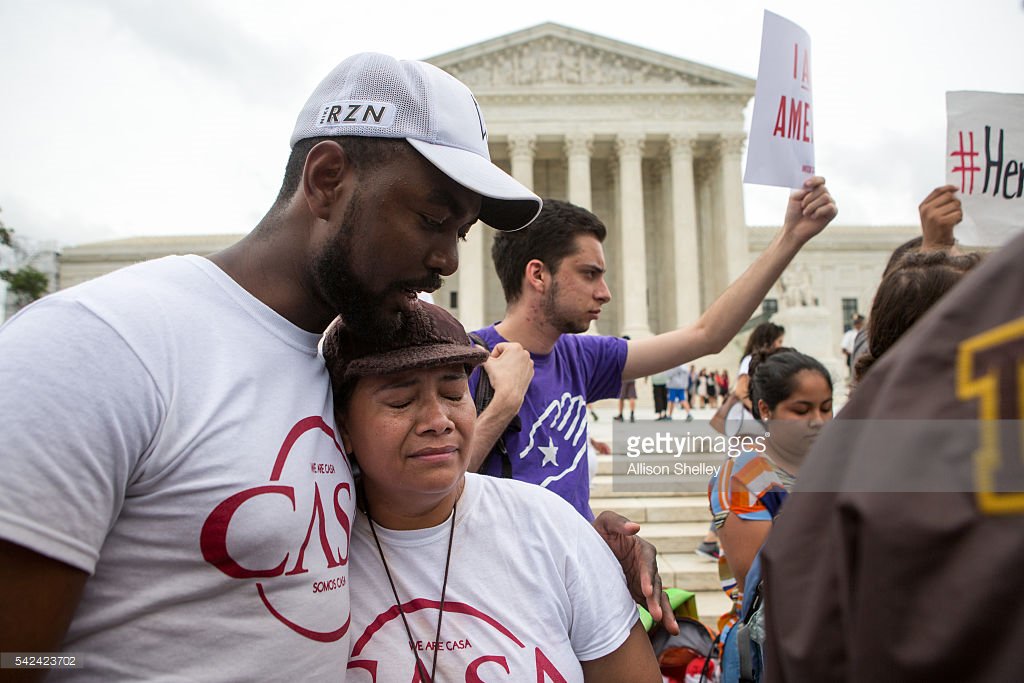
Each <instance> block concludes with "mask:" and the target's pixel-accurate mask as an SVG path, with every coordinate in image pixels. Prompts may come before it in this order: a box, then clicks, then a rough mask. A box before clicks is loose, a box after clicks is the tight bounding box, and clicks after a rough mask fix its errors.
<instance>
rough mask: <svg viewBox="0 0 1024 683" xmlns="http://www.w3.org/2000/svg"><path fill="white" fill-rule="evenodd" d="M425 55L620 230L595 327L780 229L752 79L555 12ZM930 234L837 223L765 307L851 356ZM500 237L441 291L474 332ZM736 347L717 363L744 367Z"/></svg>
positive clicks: (112, 251)
mask: <svg viewBox="0 0 1024 683" xmlns="http://www.w3.org/2000/svg"><path fill="white" fill-rule="evenodd" d="M427 61H430V62H432V63H433V64H435V65H437V66H439V67H441V68H443V69H445V70H446V71H448V72H450V73H452V74H453V75H455V76H456V77H458V78H459V79H461V80H462V81H463V82H465V83H466V84H467V85H468V86H469V87H470V89H471V90H472V91H473V92H474V94H475V95H476V97H477V100H478V102H479V104H480V107H481V109H482V110H483V113H484V117H485V119H486V122H487V127H488V130H487V133H488V140H489V143H490V152H491V157H492V159H493V160H494V161H495V163H497V164H498V165H499V166H502V167H503V168H504V169H505V170H506V171H508V172H509V173H511V174H512V175H513V176H514V177H516V178H517V179H518V180H520V181H521V182H522V183H523V184H525V185H527V186H528V187H531V188H533V190H534V191H535V192H536V193H537V194H538V195H540V196H541V197H551V198H555V199H564V200H568V201H570V202H573V203H575V204H578V205H580V206H584V207H586V208H589V209H590V210H592V211H593V212H594V213H596V214H597V215H598V216H599V217H600V218H601V219H602V220H603V221H604V222H605V224H606V225H607V226H608V238H607V240H606V241H605V254H606V258H607V265H608V274H607V279H608V284H609V287H610V288H611V291H612V301H611V303H610V304H608V305H607V306H605V309H604V312H603V314H602V317H601V320H600V321H599V323H598V326H597V328H598V331H600V332H601V333H603V334H615V335H623V334H628V335H630V336H631V337H633V338H634V339H635V338H640V337H643V336H645V335H649V334H656V333H658V332H663V331H666V330H669V329H672V328H674V327H677V326H679V325H681V324H683V323H687V322H692V321H694V320H696V319H697V318H698V316H699V315H700V313H701V312H702V311H703V310H704V309H705V308H706V307H707V306H708V305H709V304H710V303H711V302H712V301H714V299H715V298H716V297H717V296H718V295H719V294H720V293H721V292H722V291H723V290H724V289H725V287H726V286H727V285H728V283H729V282H731V281H732V280H734V279H735V278H736V277H737V276H738V275H739V274H740V273H741V272H742V271H743V270H744V269H745V268H746V267H747V266H748V265H749V263H750V262H751V261H752V260H753V259H754V258H755V257H756V256H757V254H758V253H760V252H761V251H762V250H763V249H764V248H765V247H766V246H767V245H768V243H769V242H770V240H771V237H772V236H773V235H774V234H775V231H776V229H777V228H776V227H771V228H768V227H765V228H750V227H748V226H747V224H746V220H745V216H744V209H743V185H742V173H743V169H742V166H741V158H742V152H743V145H744V142H745V138H746V134H745V133H744V129H743V127H744V118H743V110H744V108H745V107H746V106H747V104H748V103H749V102H750V100H751V98H752V97H753V95H754V85H755V83H754V81H753V80H752V79H749V78H746V77H744V76H739V75H736V74H733V73H729V72H727V71H722V70H720V69H715V68H712V67H709V66H705V65H703V64H698V63H695V62H691V61H687V60H684V59H680V58H677V57H673V56H669V55H665V54H662V53H659V52H654V51H651V50H647V49H644V48H640V47H637V46H634V45H629V44H626V43H622V42H619V41H615V40H611V39H608V38H604V37H600V36H596V35H593V34H590V33H587V32H584V31H580V30H576V29H572V28H568V27H565V26H561V25H558V24H551V23H547V24H541V25H538V26H534V27H532V28H528V29H525V30H522V31H518V32H515V33H511V34H508V35H505V36H501V37H499V38H495V39H493V40H488V41H485V42H482V43H478V44H475V45H470V46H468V47H464V48H461V49H458V50H454V51H452V52H447V53H445V54H442V55H438V56H436V57H433V58H430V59H428V60H427ZM782 210H783V207H782V206H780V218H781V214H782ZM917 232H918V228H917V227H916V226H894V227H883V228H878V227H870V228H866V227H852V226H830V227H829V228H828V229H827V230H826V231H825V232H824V233H823V234H821V235H819V236H818V237H817V238H815V239H814V240H812V241H811V242H810V243H809V244H808V245H807V246H806V247H805V248H804V249H803V251H802V252H801V253H800V254H799V255H798V256H797V258H796V260H795V261H794V263H793V264H792V265H791V266H790V268H789V269H788V270H787V273H786V274H785V275H784V276H783V278H782V279H781V280H780V283H779V284H777V285H776V287H775V288H774V289H773V291H772V293H771V294H769V298H768V299H767V300H766V302H765V313H766V314H771V313H772V312H773V311H774V310H778V309H779V308H785V307H786V306H787V305H789V306H798V305H799V306H814V307H815V308H816V309H817V310H819V311H823V313H821V315H822V316H823V317H822V320H823V321H824V325H823V327H824V328H826V329H823V330H822V334H823V335H824V336H826V337H828V339H826V340H822V341H823V342H824V346H823V347H825V346H827V347H830V348H833V349H835V353H836V354H838V348H839V339H840V337H841V336H842V333H843V326H844V324H845V323H848V321H849V318H850V317H851V316H852V314H853V313H854V312H856V311H858V310H859V311H861V312H864V313H867V310H868V308H869V306H870V303H871V299H872V297H873V295H874V290H875V287H876V286H877V284H878V282H879V280H880V277H881V272H882V268H883V267H884V265H885V262H886V259H887V258H888V255H889V253H890V252H891V251H892V249H893V248H895V246H897V245H898V244H900V243H901V242H903V241H905V240H906V239H909V238H910V237H913V236H914V235H915V234H916V233H917ZM237 237H238V236H237V235H234V236H231V235H221V236H210V237H176V238H144V239H138V240H116V241H112V242H104V243H96V244H91V245H82V246H80V247H74V248H70V249H65V250H64V252H63V253H62V255H61V285H62V286H70V285H72V284H75V283H76V282H78V281H81V280H83V279H88V278H89V277H94V276H96V275H98V274H100V273H102V272H106V271H109V270H112V269H113V268H114V267H118V266H120V265H126V264H127V263H129V262H133V261H139V260H143V259H145V258H151V257H155V256H160V255H164V254H168V253H186V252H188V251H195V252H196V253H207V252H210V251H214V250H216V249H217V248H220V247H222V246H226V245H227V244H230V243H231V242H233V241H234V240H235V239H237ZM492 237H493V232H492V231H491V230H490V229H487V228H483V227H482V226H477V227H475V228H474V229H473V230H472V231H471V232H470V236H469V239H468V240H467V242H466V243H465V244H463V245H462V246H461V247H460V249H461V257H460V266H459V270H458V272H457V273H456V274H455V275H454V276H452V277H451V278H448V280H447V281H446V282H445V285H444V287H443V288H442V289H441V290H440V291H439V292H437V293H435V300H436V302H437V303H439V304H441V305H444V306H446V307H447V308H449V309H450V310H452V312H453V313H455V314H456V315H457V316H458V317H459V319H460V320H461V321H462V322H463V323H464V324H465V325H466V327H467V328H469V329H474V328H477V327H482V326H483V325H486V324H488V323H491V322H494V321H497V320H500V319H501V317H502V316H503V313H504V309H505V304H504V297H503V295H502V291H501V285H500V284H499V282H498V278H497V276H496V275H495V273H494V268H493V265H492V263H491V258H490V248H491V242H492ZM784 290H785V291H784ZM743 336H744V337H745V334H744V335H743ZM787 341H790V340H787ZM791 341H792V343H795V344H798V343H800V340H796V339H793V340H791ZM739 343H741V341H737V342H735V343H734V344H733V345H732V346H731V347H730V349H729V350H727V351H726V352H725V353H724V354H722V357H721V358H716V359H714V361H721V363H720V365H721V367H730V372H731V368H734V367H735V365H734V364H733V361H734V359H735V357H736V355H737V353H738V349H737V348H736V347H737V345H738V344H739Z"/></svg>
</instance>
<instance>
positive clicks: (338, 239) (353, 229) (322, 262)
mask: <svg viewBox="0 0 1024 683" xmlns="http://www.w3.org/2000/svg"><path fill="white" fill-rule="evenodd" d="M362 218H363V212H362V202H361V201H360V196H359V193H358V192H356V193H355V195H353V197H352V201H351V202H350V203H349V206H348V208H347V209H346V210H345V215H344V216H343V217H342V221H341V227H340V228H339V230H338V232H337V234H336V235H335V237H334V239H332V240H330V241H329V242H328V243H327V244H326V246H325V247H324V248H323V249H322V250H321V252H320V253H319V254H318V255H317V258H316V263H315V265H314V268H315V270H314V277H315V279H316V284H317V288H318V290H319V292H320V295H321V296H322V297H323V298H324V299H325V300H326V301H327V303H328V304H330V305H331V307H332V308H334V310H335V311H337V313H338V314H339V315H340V316H341V318H342V320H344V321H345V324H346V325H347V326H349V327H351V328H353V329H358V330H362V331H363V332H364V333H365V334H366V335H376V336H381V335H393V334H394V333H396V332H397V331H398V329H399V328H400V327H401V325H402V312H401V311H389V310H386V309H385V308H383V307H382V305H381V301H382V299H384V298H385V297H386V296H387V295H388V294H390V293H391V292H395V291H405V290H427V291H432V290H435V289H437V288H439V287H440V286H441V276H440V275H438V274H437V273H431V274H430V275H428V276H427V277H425V278H421V279H420V280H415V281H412V280H409V281H403V282H398V283H395V284H394V285H393V286H392V287H391V288H390V289H389V290H386V291H383V292H373V291H371V290H370V289H369V288H368V287H367V286H366V285H365V284H364V283H363V282H362V281H361V280H360V279H359V277H358V276H357V275H356V274H355V272H354V269H353V268H352V262H353V260H354V258H355V257H354V256H353V254H352V252H353V249H352V242H353V240H355V239H358V238H359V237H358V234H357V233H358V232H359V228H358V227H357V226H359V225H360V223H361V222H362Z"/></svg>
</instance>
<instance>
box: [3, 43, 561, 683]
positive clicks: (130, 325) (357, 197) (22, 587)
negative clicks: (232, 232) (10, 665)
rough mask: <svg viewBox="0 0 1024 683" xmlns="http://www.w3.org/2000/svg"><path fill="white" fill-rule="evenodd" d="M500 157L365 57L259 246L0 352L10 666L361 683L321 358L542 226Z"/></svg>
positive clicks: (26, 314)
mask: <svg viewBox="0 0 1024 683" xmlns="http://www.w3.org/2000/svg"><path fill="white" fill-rule="evenodd" d="M486 137H487V129H486V126H485V124H484V121H483V117H482V116H481V114H480V111H479V108H478V107H477V104H476V101H475V100H474V99H473V96H472V94H471V93H470V91H469V90H468V89H467V88H466V87H465V86H464V85H462V84H461V83H460V82H458V81H457V80H456V79H454V78H452V77H451V76H449V75H448V74H446V73H444V72H443V71H441V70H439V69H437V68H435V67H433V66H431V65H429V64H424V63H421V62H401V61H397V60H394V59H392V58H390V57H386V56H383V55H375V54H364V55H356V56H354V57H351V58H349V59H347V60H345V61H344V62H342V63H341V64H340V65H339V66H338V67H336V68H335V69H334V70H333V71H332V72H331V73H330V74H329V75H328V77H327V78H326V79H324V81H323V82H322V83H321V84H320V85H319V86H318V87H317V88H316V90H315V91H314V93H313V95H312V97H311V98H310V100H309V102H308V103H307V104H306V106H305V107H304V108H303V110H302V113H301V114H300V115H299V118H298V121H297V122H296V126H295V130H294V132H293V134H292V140H291V142H292V154H291V157H290V159H289V162H288V166H287V169H286V172H285V178H284V181H283V183H282V188H281V191H280V194H279V196H278V198H277V200H276V201H275V203H274V204H273V206H272V207H271V209H270V211H269V212H268V213H267V214H266V216H264V217H263V219H262V220H260V222H259V223H258V224H257V225H256V227H255V228H254V229H253V230H252V232H251V233H250V234H249V235H247V236H246V237H244V238H243V239H242V240H240V241H239V242H238V243H236V244H234V245H232V246H231V247H228V248H227V249H225V250H223V251H221V252H218V253H216V254H213V255H212V256H210V257H206V258H204V257H201V256H196V255H190V256H171V257H167V258H164V259H159V260H156V261H150V262H146V263H141V264H137V265H134V266H131V267H128V268H124V269H122V270H120V271H117V272H115V273H111V274H109V275H106V276H104V277H101V278H97V279H95V280H92V281H90V282H86V283H84V284H82V285H79V286H76V287H72V288H69V289H67V290H63V291H61V292H58V293H57V294H54V295H51V296H49V297H46V298H44V299H43V300H41V301H39V302H37V303H35V304H33V305H32V306H30V307H28V308H26V309H24V310H23V311H22V312H21V313H19V314H18V315H16V316H15V317H13V318H12V319H11V320H10V321H8V323H7V324H5V325H4V326H3V327H2V328H0V386H2V387H3V388H4V391H3V392H0V414H2V415H3V416H4V426H5V429H4V439H3V440H2V443H0V463H2V465H3V471H4V476H3V478H0V643H2V644H3V650H4V652H5V653H8V654H9V653H17V652H25V653H28V652H35V653H38V652H58V651H62V652H63V653H65V655H66V656H64V658H63V659H60V660H52V661H53V662H59V663H61V665H62V666H65V667H67V668H60V669H54V670H52V671H51V672H50V675H51V680H76V681H77V680H95V681H109V680H204V681H216V680H253V681H256V680H288V679H292V680H310V681H313V680H333V681H338V680H343V679H344V677H345V661H346V658H347V656H348V652H349V642H348V641H349V637H350V635H349V618H348V615H349V594H348V591H349V585H348V568H347V565H348V554H349V533H350V529H351V522H352V519H353V511H354V507H353V506H354V504H353V500H354V493H353V488H354V482H353V477H352V471H351V468H350V466H349V462H348V459H347V456H346V455H345V454H344V452H343V450H342V449H341V447H340V445H339V442H338V438H337V430H336V427H335V421H334V414H333V403H332V398H331V389H330V386H329V380H328V375H327V372H326V369H325V367H324V363H323V359H322V358H321V357H320V356H319V355H318V351H317V342H318V340H319V338H320V335H321V333H322V331H323V330H324V329H325V328H326V327H327V326H328V324H329V323H330V322H331V320H333V319H334V318H335V317H336V316H337V315H339V314H340V315H342V316H343V318H344V319H345V320H346V323H347V324H348V325H351V326H358V327H359V328H361V329H364V330H365V332H366V334H367V335H375V334H376V335H383V334H388V331H389V330H390V329H393V328H394V327H393V326H394V325H395V324H396V323H397V320H398V318H399V314H400V313H401V312H402V311H409V310H412V309H413V308H414V307H416V306H418V303H417V298H416V296H417V293H418V292H421V291H430V290H432V289H436V288H437V286H438V285H439V282H440V277H441V276H445V275H450V274H452V273H453V272H455V269H456V268H457V266H458V252H457V243H458V240H459V238H460V237H464V236H465V234H466V232H467V231H468V230H469V228H470V226H472V225H473V223H475V222H476V220H477V219H478V218H480V219H482V220H484V221H485V222H487V223H488V224H490V225H491V226H493V227H495V228H497V229H499V230H512V229H516V228H520V227H523V226H524V225H526V224H528V223H529V222H530V221H531V220H532V219H533V218H534V217H535V216H536V215H537V213H538V212H539V210H540V206H541V203H540V200H539V199H538V198H537V197H536V196H535V195H533V193H531V192H530V191H529V190H527V189H526V188H525V187H523V186H522V185H520V184H519V183H517V182H516V181H515V180H513V179H512V178H511V177H509V176H508V175H507V174H505V173H504V172H503V171H501V170H500V169H499V168H498V167H496V166H494V165H493V164H492V163H491V162H490V160H489V157H488V151H487V139H486ZM5 656H6V655H5ZM47 661H50V660H47ZM25 663H29V662H28V660H26V662H25ZM6 664H7V662H6V661H5V665H6ZM72 664H74V666H73V667H72V666H71V665H72ZM7 673H13V674H14V675H15V676H17V675H29V674H33V675H39V674H40V673H41V670H38V669H35V670H30V669H25V670H23V671H20V672H19V671H8V670H7V669H5V675H6V674H7Z"/></svg>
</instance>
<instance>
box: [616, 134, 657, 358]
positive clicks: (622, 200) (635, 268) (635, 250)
mask: <svg viewBox="0 0 1024 683" xmlns="http://www.w3.org/2000/svg"><path fill="white" fill-rule="evenodd" d="M643 149H644V136H643V135H635V134H634V135H620V136H619V137H618V139H617V140H616V141H615V150H616V152H617V153H618V155H619V216H620V218H619V227H620V236H621V244H620V247H619V248H620V254H621V257H620V261H619V263H620V273H621V274H622V277H620V278H619V281H620V282H621V283H622V295H621V296H622V334H625V335H629V336H630V338H632V339H642V338H644V337H649V336H651V330H650V327H649V326H648V324H647V249H646V246H645V241H646V240H645V237H646V236H645V230H644V186H643V171H642V168H643V164H642V162H643Z"/></svg>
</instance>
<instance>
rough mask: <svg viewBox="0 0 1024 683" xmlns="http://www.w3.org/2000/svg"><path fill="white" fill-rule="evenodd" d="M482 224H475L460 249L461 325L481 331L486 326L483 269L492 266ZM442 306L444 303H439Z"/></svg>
mask: <svg viewBox="0 0 1024 683" xmlns="http://www.w3.org/2000/svg"><path fill="white" fill-rule="evenodd" d="M488 229H489V228H487V227H486V226H484V224H483V223H479V222H478V223H475V224H474V225H473V227H472V228H470V230H469V234H468V235H467V236H466V241H465V242H463V243H462V244H461V245H459V290H458V291H459V322H461V323H462V325H463V327H465V328H466V329H467V330H479V329H480V328H482V327H483V326H484V325H485V324H486V323H485V322H484V292H485V289H484V265H485V263H486V264H487V265H488V266H489V265H490V262H489V258H488V255H487V254H486V253H485V249H484V244H485V243H486V241H487V240H486V234H485V232H484V231H485V230H488ZM438 303H441V302H438Z"/></svg>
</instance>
